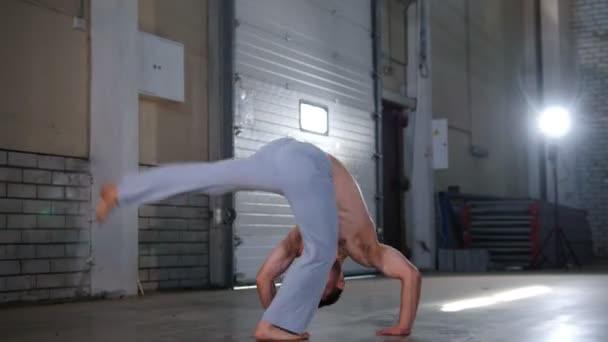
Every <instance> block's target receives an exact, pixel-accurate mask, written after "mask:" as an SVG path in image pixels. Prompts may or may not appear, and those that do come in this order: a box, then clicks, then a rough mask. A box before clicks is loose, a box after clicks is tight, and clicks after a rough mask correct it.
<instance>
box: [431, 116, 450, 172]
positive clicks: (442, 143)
mask: <svg viewBox="0 0 608 342" xmlns="http://www.w3.org/2000/svg"><path fill="white" fill-rule="evenodd" d="M432 136H433V168H434V169H435V170H445V169H447V168H448V161H449V155H448V120H447V119H436V120H433V133H432Z"/></svg>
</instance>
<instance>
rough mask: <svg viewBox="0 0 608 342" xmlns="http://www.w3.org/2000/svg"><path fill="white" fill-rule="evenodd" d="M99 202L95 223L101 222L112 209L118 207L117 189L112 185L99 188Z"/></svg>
mask: <svg viewBox="0 0 608 342" xmlns="http://www.w3.org/2000/svg"><path fill="white" fill-rule="evenodd" d="M100 196H101V200H100V201H99V204H98V205H97V210H96V214H97V222H100V223H101V222H103V221H104V220H105V219H106V217H108V215H109V214H110V212H111V211H112V209H114V208H115V207H116V206H117V205H118V188H116V185H114V184H105V185H104V186H102V187H101V194H100Z"/></svg>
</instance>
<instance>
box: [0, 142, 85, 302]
mask: <svg viewBox="0 0 608 342" xmlns="http://www.w3.org/2000/svg"><path fill="white" fill-rule="evenodd" d="M90 185H91V178H90V175H89V172H88V162H87V161H86V160H80V159H73V158H65V157H60V156H46V155H38V154H33V153H22V152H13V151H1V150H0V302H11V301H23V300H28V301H29V300H47V299H58V298H68V297H75V296H84V295H88V293H89V285H90V274H89V268H90V266H89V265H88V264H87V263H86V260H87V258H88V257H89V251H90V223H89V220H88V218H87V215H88V213H89V210H90V197H91V189H90Z"/></svg>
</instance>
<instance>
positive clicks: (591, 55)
mask: <svg viewBox="0 0 608 342" xmlns="http://www.w3.org/2000/svg"><path fill="white" fill-rule="evenodd" d="M571 18H572V19H571V28H572V33H573V39H574V52H575V54H576V61H577V67H578V69H579V70H580V72H581V74H582V75H581V76H582V78H583V84H584V91H583V96H582V98H581V107H580V108H579V110H580V111H581V118H582V120H581V122H580V123H578V124H581V125H582V126H583V129H584V130H585V135H584V136H585V139H584V141H583V142H582V146H580V147H581V148H580V154H581V155H580V156H579V158H578V160H579V162H578V172H579V176H580V179H581V180H582V181H583V184H582V189H581V193H582V197H581V198H582V200H583V203H584V204H585V207H586V208H587V209H588V211H589V221H590V224H591V228H592V234H593V242H594V252H595V254H596V255H598V256H601V257H608V1H606V0H572V3H571Z"/></svg>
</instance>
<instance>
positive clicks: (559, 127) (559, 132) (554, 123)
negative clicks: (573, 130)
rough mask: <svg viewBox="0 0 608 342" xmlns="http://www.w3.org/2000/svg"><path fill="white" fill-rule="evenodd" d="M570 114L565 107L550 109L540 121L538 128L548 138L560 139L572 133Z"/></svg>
mask: <svg viewBox="0 0 608 342" xmlns="http://www.w3.org/2000/svg"><path fill="white" fill-rule="evenodd" d="M570 124H571V123H570V112H568V110H567V109H565V108H563V107H549V108H547V109H545V110H544V111H543V112H542V113H541V114H540V117H539V119H538V126H539V128H540V130H541V132H543V134H544V135H545V136H546V137H548V138H553V139H558V138H561V137H563V136H564V135H566V134H567V133H568V131H570Z"/></svg>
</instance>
